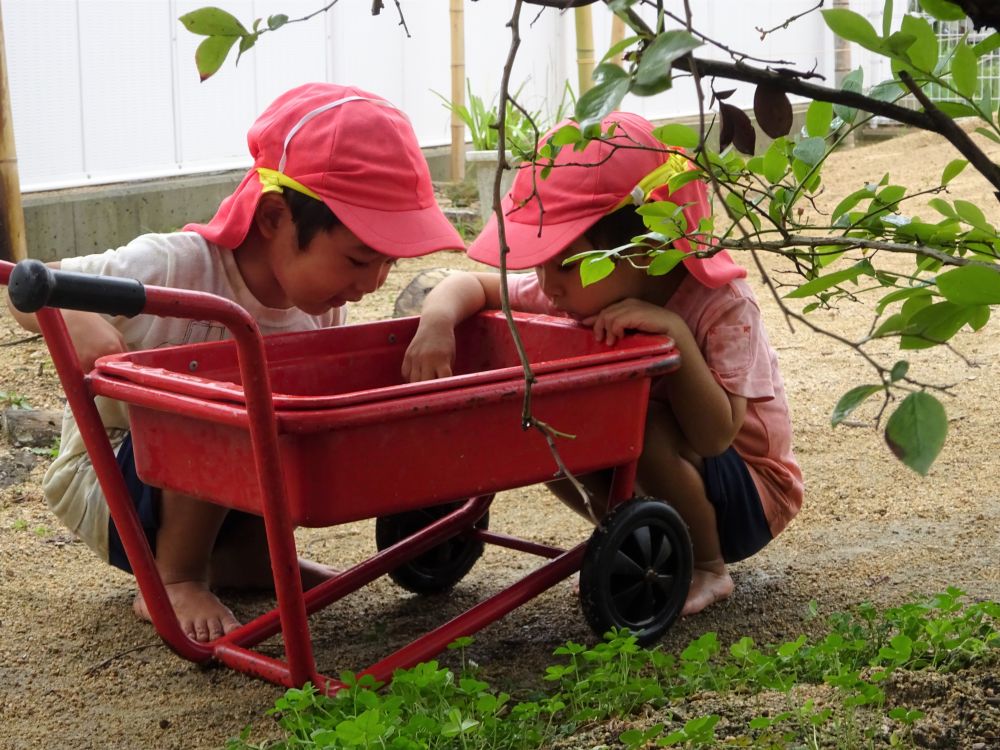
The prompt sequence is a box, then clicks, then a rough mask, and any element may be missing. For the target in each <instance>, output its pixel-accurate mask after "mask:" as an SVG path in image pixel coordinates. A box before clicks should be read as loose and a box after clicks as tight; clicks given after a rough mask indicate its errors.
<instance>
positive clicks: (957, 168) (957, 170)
mask: <svg viewBox="0 0 1000 750" xmlns="http://www.w3.org/2000/svg"><path fill="white" fill-rule="evenodd" d="M968 164H969V162H967V161H966V160H965V159H952V160H951V161H950V162H948V166H946V167H945V168H944V171H943V172H941V184H942V185H947V184H948V183H949V182H951V181H952V180H954V179H955V178H956V177H958V175H959V174H961V173H962V170H963V169H965V168H966V166H968Z"/></svg>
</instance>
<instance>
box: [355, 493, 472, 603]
mask: <svg viewBox="0 0 1000 750" xmlns="http://www.w3.org/2000/svg"><path fill="white" fill-rule="evenodd" d="M461 504H462V503H447V504H445V505H435V506H431V507H428V508H421V509H419V510H411V511H407V512H405V513H397V514H395V515H392V516H381V517H379V518H377V519H375V546H376V547H378V549H379V551H382V550H384V549H386V548H387V547H391V546H392V545H394V544H395V543H396V542H398V541H400V540H402V539H405V538H406V537H408V536H412V535H413V534H415V533H416V532H418V531H420V529H422V528H424V527H425V526H429V525H430V524H431V523H433V522H434V521H436V520H438V519H439V518H441V517H442V516H445V515H447V514H448V513H450V512H451V511H453V510H455V508H457V507H458V506H459V505H461ZM489 525H490V514H489V511H487V512H486V513H485V514H484V515H483V517H482V518H480V519H479V520H478V521H476V528H477V529H487V528H489ZM484 547H485V544H484V543H483V542H482V541H481V540H479V539H475V538H474V537H471V536H469V535H468V534H465V533H461V534H456V535H455V536H453V537H452V538H451V539H449V540H447V541H446V542H442V543H441V544H439V545H438V546H436V547H432V548H431V549H429V550H427V552H425V553H424V554H422V555H420V556H419V557H416V558H414V559H413V560H410V561H409V562H408V563H404V564H402V565H400V566H399V567H398V568H396V569H395V570H393V571H391V572H390V573H389V577H390V578H391V579H392V580H393V581H395V582H396V583H397V584H398V585H400V586H402V587H403V588H404V589H406V590H407V591H412V592H413V593H414V594H437V593H440V592H442V591H447V590H448V589H450V588H451V587H452V586H454V585H455V584H456V583H458V582H459V581H461V580H462V578H464V577H465V574H466V573H468V572H469V571H470V570H472V566H473V565H475V564H476V560H478V559H479V557H480V556H481V555H482V554H483V549H484Z"/></svg>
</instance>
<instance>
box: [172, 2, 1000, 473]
mask: <svg viewBox="0 0 1000 750" xmlns="http://www.w3.org/2000/svg"><path fill="white" fill-rule="evenodd" d="M524 1H525V2H529V3H531V4H534V5H543V6H551V7H554V8H567V7H575V6H579V5H588V4H590V3H591V2H593V0H589V1H588V0H578V1H577V2H569V0H524ZM604 4H605V5H607V7H608V8H609V9H610V10H611V11H612V12H614V13H615V14H617V15H618V16H619V18H621V19H622V20H623V21H624V23H625V25H626V26H627V28H628V29H630V35H628V36H627V38H625V39H623V40H622V41H621V42H620V43H618V44H616V45H614V46H613V47H612V48H611V49H609V50H608V51H607V53H606V54H605V56H604V57H603V59H602V60H601V61H600V62H599V64H598V65H597V66H596V68H595V70H594V86H593V87H592V88H590V89H589V90H588V91H586V92H585V93H584V94H583V95H581V96H580V97H579V99H578V100H577V101H576V106H575V112H574V117H573V120H575V123H573V124H569V125H566V126H565V127H563V128H561V129H560V130H559V131H557V132H556V133H555V134H554V135H553V136H552V137H550V138H549V139H548V140H547V141H546V142H544V143H540V144H538V148H537V156H536V160H537V161H538V162H539V163H540V164H541V165H542V167H543V168H542V170H541V175H542V177H544V176H545V175H546V174H547V173H548V172H550V171H551V169H552V168H553V166H552V165H553V161H552V160H553V159H554V157H555V155H556V154H557V153H558V152H559V150H561V149H563V148H573V149H579V148H583V147H584V146H585V145H586V143H587V142H588V140H591V139H594V138H601V137H603V136H605V135H607V134H602V133H601V126H600V123H601V121H602V120H603V119H604V117H605V116H606V115H607V114H608V113H609V112H611V111H613V110H615V109H618V108H619V107H620V106H621V103H622V101H623V99H624V97H625V96H626V95H627V94H634V95H637V96H663V95H665V94H666V92H669V91H670V89H671V88H672V86H673V84H674V77H675V75H678V74H680V75H683V76H685V77H686V78H691V79H693V81H694V84H695V87H696V90H697V91H698V93H699V98H700V109H701V115H700V118H699V125H698V126H696V127H691V126H687V125H683V124H678V123H671V124H668V125H665V126H663V127H661V128H659V129H658V130H657V137H658V138H659V140H661V141H662V142H663V148H664V149H667V150H670V151H673V152H675V153H678V154H680V155H681V157H680V158H682V159H683V160H686V162H687V169H682V170H679V171H678V170H674V171H672V172H670V173H665V174H664V176H663V178H662V183H663V184H665V185H666V186H667V188H668V190H669V191H671V192H672V191H675V190H677V189H678V188H679V187H681V186H682V185H684V184H686V183H687V182H689V181H691V180H696V179H702V180H705V181H706V182H708V183H710V184H711V186H712V190H713V193H714V198H715V216H714V218H713V219H711V220H706V221H703V222H702V223H701V224H700V225H699V226H697V227H692V226H687V225H686V222H685V219H684V216H683V212H682V211H681V210H680V207H678V206H677V205H676V204H674V203H672V202H670V201H669V199H668V200H666V201H658V202H653V203H647V204H646V205H645V206H643V207H642V208H641V209H640V213H641V214H642V216H643V220H644V222H645V224H646V228H647V230H648V231H647V232H646V233H645V234H644V235H641V236H638V237H634V238H632V241H631V242H630V243H628V244H626V245H624V246H622V247H618V248H614V249H612V250H601V251H599V252H595V253H592V254H590V255H589V256H588V255H586V254H584V256H581V257H579V258H576V259H575V260H579V261H582V262H580V269H581V274H583V280H584V282H585V283H587V284H592V283H597V282H599V281H600V280H601V279H603V278H604V277H605V276H607V275H608V274H609V273H611V271H612V270H613V269H614V267H615V261H616V259H617V260H619V261H621V260H624V261H626V262H630V263H633V264H638V265H642V266H643V267H645V268H647V270H648V272H649V273H651V274H662V273H666V272H668V271H669V270H671V269H672V268H673V267H675V266H676V264H677V262H678V261H679V259H680V255H679V253H678V251H676V250H674V249H672V247H671V245H672V243H673V242H674V241H675V240H677V239H678V238H681V237H688V238H690V239H694V240H696V242H697V244H699V245H700V246H701V247H703V248H704V249H703V250H702V252H703V253H706V254H710V253H713V252H718V251H719V250H720V249H726V250H730V251H733V252H740V253H742V254H743V259H744V260H745V261H746V263H745V264H749V265H753V266H755V267H756V268H757V270H758V271H759V272H760V273H761V275H762V277H763V278H764V281H765V283H766V284H767V286H768V287H769V289H770V290H771V291H772V292H773V294H774V297H775V299H776V300H777V301H778V304H779V306H780V307H781V310H782V311H783V313H784V315H785V316H786V318H787V319H788V321H789V324H792V323H794V324H797V325H804V326H805V327H807V328H809V329H812V330H815V331H819V332H820V333H823V334H825V335H827V336H829V337H831V338H832V339H834V340H835V341H837V342H839V343H840V344H843V345H845V346H849V347H852V348H853V349H854V350H855V351H856V353H857V354H858V356H859V357H861V359H862V360H863V361H864V362H865V363H867V365H869V366H870V368H871V369H872V371H873V372H874V374H875V377H874V378H866V379H865V380H866V381H867V382H865V383H864V384H861V385H858V386H857V387H855V388H853V389H851V390H850V391H848V393H846V394H844V395H843V396H842V397H841V398H840V400H839V402H838V403H837V404H836V406H835V407H834V410H833V414H832V417H831V422H832V423H833V424H834V425H835V426H836V425H840V424H843V423H845V422H846V421H847V420H849V419H850V418H852V417H853V416H854V415H855V414H856V413H865V414H866V415H867V416H868V418H870V419H873V420H874V422H875V423H876V424H880V425H881V426H882V429H883V433H884V439H885V441H886V443H887V445H888V446H889V448H890V449H891V451H892V452H893V453H894V454H895V455H897V456H898V457H899V458H900V459H901V460H902V461H903V462H904V463H905V464H906V465H907V466H909V467H911V468H912V469H914V470H916V471H918V472H921V473H926V472H927V471H928V470H929V469H930V467H931V466H932V464H933V462H934V459H935V458H936V457H937V455H938V453H939V451H940V450H941V447H942V445H943V444H944V442H945V437H946V434H947V430H948V418H947V414H946V410H945V408H944V405H943V404H942V402H941V400H940V399H939V396H940V395H942V394H947V393H948V391H949V390H950V388H951V386H950V385H949V384H940V383H932V382H927V381H925V380H923V379H921V377H920V372H919V371H920V367H918V366H917V365H916V363H911V362H910V361H909V359H907V358H906V357H909V356H910V355H911V353H912V352H914V351H916V350H921V349H930V348H937V349H938V350H940V351H942V352H943V353H945V354H946V355H949V356H954V357H956V358H958V359H960V360H962V361H964V358H963V357H962V355H961V354H960V353H959V352H958V351H957V350H956V349H955V347H954V340H955V337H956V336H959V334H960V332H962V331H980V330H982V329H983V328H984V327H985V326H986V325H987V324H988V322H989V320H990V318H991V316H992V313H993V311H994V309H995V308H996V307H997V305H1000V238H998V230H997V226H996V218H995V217H996V216H997V213H996V204H991V206H989V207H985V206H979V205H976V204H975V203H973V202H970V201H967V200H964V199H962V198H959V197H955V196H953V195H952V194H950V193H949V184H950V183H951V182H952V181H953V180H955V179H956V178H957V177H958V176H959V175H960V174H962V173H963V172H965V173H966V177H965V178H963V179H970V178H971V177H970V176H971V175H972V174H976V178H977V179H983V180H985V181H986V183H987V184H988V185H990V186H991V188H992V190H993V191H995V192H996V193H997V195H998V197H1000V166H998V165H997V164H996V163H995V162H994V160H993V158H991V156H990V155H989V153H987V151H989V152H990V153H993V154H996V153H997V148H996V147H997V146H998V145H1000V124H998V121H997V118H998V116H1000V114H998V111H997V110H998V102H1000V84H998V82H997V80H996V79H995V77H991V76H989V75H987V74H986V72H985V71H987V70H988V69H989V68H988V66H989V65H992V66H994V67H995V66H996V65H997V58H998V51H1000V32H997V31H996V29H997V27H998V16H1000V6H998V4H997V3H992V2H982V1H981V0H961V1H960V0H954V1H953V2H949V1H948V0H920V6H921V9H922V11H923V12H922V13H915V12H909V13H906V14H903V15H902V17H901V18H900V16H899V14H894V11H893V2H891V1H888V2H885V3H884V4H883V9H884V10H883V17H882V22H881V24H880V28H878V29H876V28H875V26H873V25H872V23H871V22H870V21H869V20H868V19H867V18H866V17H864V16H862V15H861V14H859V13H856V12H854V11H851V10H849V9H847V8H827V9H823V10H819V12H820V13H821V14H822V19H823V22H824V24H825V25H826V26H827V27H828V29H829V30H830V31H831V32H832V33H833V34H835V35H836V36H838V37H840V38H841V39H843V40H846V41H848V42H852V43H854V44H857V45H859V46H860V47H862V48H863V49H865V50H867V51H869V52H870V53H872V54H874V55H877V56H880V57H881V58H883V59H884V60H885V62H886V63H887V65H886V66H885V68H886V69H888V70H889V71H891V75H890V76H889V77H888V78H886V79H885V80H882V81H866V80H864V75H863V70H862V68H860V67H859V68H857V69H856V70H854V71H852V72H851V73H850V74H849V75H847V76H846V77H845V78H844V79H843V81H842V83H841V84H840V85H839V86H837V87H832V86H829V85H825V84H824V83H823V82H822V81H819V82H817V79H819V78H820V76H818V75H817V73H816V72H815V71H812V70H802V71H798V70H794V69H793V68H792V67H791V63H788V62H786V61H781V60H760V59H758V58H755V57H753V56H752V55H750V54H748V53H746V52H741V51H739V50H735V49H732V48H730V47H728V46H726V45H725V44H723V43H721V42H719V41H717V40H715V39H713V38H712V37H710V36H709V35H707V34H706V33H704V32H703V31H702V30H700V29H699V27H698V23H697V21H696V20H693V19H692V18H689V17H688V16H679V15H675V14H673V13H672V12H671V9H670V8H671V6H670V5H668V4H663V3H655V2H651V0H604ZM331 5H332V3H331V4H330V5H327V6H326V7H325V8H323V9H321V10H319V11H317V13H319V12H322V11H323V10H327V9H329V7H331ZM822 5H823V3H819V4H818V5H817V8H814V9H813V10H812V11H807V12H804V13H800V14H799V15H796V16H793V17H792V18H790V19H788V21H787V22H786V23H785V24H784V26H788V25H790V24H794V23H798V22H801V19H802V18H803V17H804V16H806V15H808V14H809V13H811V12H814V11H816V10H817V9H818V8H820V7H821V6H822ZM399 7H400V4H399V3H398V2H397V8H399ZM520 7H521V5H520V3H517V4H515V13H517V11H518V10H519V9H520ZM685 7H686V6H685ZM706 7H707V6H706ZM644 8H655V9H656V10H657V14H656V18H657V25H656V28H653V27H652V26H650V25H649V24H647V22H646V21H645V20H643V17H642V15H640V12H639V11H640V10H642V9H644ZM697 10H698V9H697V8H696V9H695V11H696V12H697ZM311 15H316V14H315V13H314V14H311ZM648 15H652V14H648ZM308 17H311V16H307V18H308ZM181 20H182V21H183V22H184V24H185V26H186V27H187V28H188V29H190V30H191V31H192V32H193V33H196V34H200V35H203V36H205V37H206V39H205V41H203V42H202V44H201V45H200V46H199V48H198V69H199V72H200V74H201V76H202V78H203V79H204V78H207V77H208V76H210V75H212V73H214V72H215V71H216V70H218V69H219V67H220V66H221V64H222V62H223V61H224V60H225V57H226V55H227V54H228V53H229V51H230V50H231V48H232V47H233V46H234V45H236V43H237V42H239V51H240V54H242V53H243V52H245V51H246V50H247V49H249V48H250V47H252V46H253V45H254V44H255V43H256V41H257V39H258V38H259V37H260V36H261V35H262V34H263V33H264V32H266V31H272V30H275V29H278V28H280V27H281V26H283V25H285V24H287V23H292V22H294V21H300V20H305V19H294V21H292V20H289V19H288V17H287V16H284V15H275V16H271V17H270V18H268V19H267V21H266V22H265V21H263V20H261V19H258V20H257V21H255V22H254V23H253V24H252V28H251V29H250V30H248V29H247V28H246V27H244V26H243V25H242V24H241V23H240V22H239V21H238V20H237V19H236V18H234V17H233V16H231V15H230V14H228V13H226V12H225V11H221V10H219V9H217V8H203V9H200V10H197V11H193V12H192V13H189V14H187V15H186V16H184V17H183V18H182V19H181ZM956 21H961V22H962V25H961V26H960V28H961V29H964V31H963V32H962V33H960V35H959V36H960V38H959V39H958V40H957V43H955V44H948V45H945V44H942V43H941V41H940V40H939V39H938V35H937V32H936V30H935V29H936V27H940V25H941V24H946V23H953V22H956ZM970 26H972V27H976V28H992V29H993V31H992V33H988V34H987V33H982V34H979V35H973V34H972V32H971V30H970V29H969V27H970ZM781 27H782V26H781V25H779V26H777V27H775V28H776V29H777V28H781ZM758 31H759V32H760V33H761V34H763V35H767V34H769V33H771V31H774V30H773V29H772V30H771V31H767V30H763V29H758ZM727 58H728V59H727ZM510 65H511V60H510V59H508V63H507V67H506V68H505V79H504V80H505V81H506V80H508V79H509V68H510ZM745 86H750V87H752V90H751V91H741V89H740V87H745ZM737 91H740V93H741V95H743V99H744V100H745V94H747V93H751V94H752V101H753V106H752V115H753V117H752V118H751V115H750V113H749V112H747V111H744V110H743V109H742V108H741V107H739V106H737V105H736V104H734V102H735V101H737V100H738V99H739V98H738V97H735V96H734V95H735V94H736V92H737ZM792 96H795V97H802V98H804V99H806V100H808V101H809V103H808V105H807V106H806V107H805V111H804V113H803V114H804V117H803V119H802V123H801V127H796V125H795V123H796V116H795V109H794V108H793V105H792V102H791V100H790V97H792ZM517 99H518V94H517V93H516V92H515V93H513V94H511V93H510V92H509V91H508V90H507V86H506V84H505V85H503V86H502V87H501V94H500V103H499V104H500V111H505V110H506V108H508V107H509V106H510V105H511V104H513V105H514V108H515V111H520V112H524V113H527V111H526V110H524V109H523V108H521V106H520V104H519V103H518V101H517ZM873 117H880V118H888V119H891V120H894V121H896V122H898V123H902V124H905V125H908V126H910V127H914V128H919V129H921V130H924V131H927V132H930V133H934V134H937V135H938V136H940V137H941V139H942V148H948V147H949V144H950V147H951V148H952V149H954V152H955V153H954V157H953V158H952V159H951V160H950V161H949V162H948V163H947V165H946V166H945V167H944V169H943V170H942V172H941V174H940V175H933V184H931V185H930V186H929V187H927V186H924V187H921V188H919V189H918V188H914V187H911V186H907V185H904V184H901V183H900V182H899V181H897V180H894V179H893V177H892V175H891V174H888V173H887V174H883V175H871V176H862V177H859V182H858V184H856V185H851V186H848V187H847V189H846V190H845V191H844V194H842V195H837V196H835V197H834V199H833V200H832V201H831V200H830V198H831V196H830V193H831V192H832V188H830V187H829V186H826V185H825V184H824V179H823V168H824V164H825V163H826V161H827V159H828V158H829V156H830V154H831V153H833V152H834V151H835V150H836V149H837V148H839V147H840V146H841V145H842V144H844V143H845V141H847V140H848V139H849V138H850V137H851V136H852V134H853V133H854V132H855V131H857V130H858V129H860V128H863V127H865V126H866V125H867V124H868V123H869V122H870V121H871V120H872V118H873ZM501 130H503V129H501ZM758 130H759V131H760V132H761V133H762V134H763V136H766V139H765V138H764V137H762V136H761V135H759V134H758ZM500 135H501V137H504V134H503V133H501V134H500ZM649 187H650V189H652V188H653V187H656V186H655V185H653V186H649ZM648 192H649V191H648V190H647V194H648ZM828 205H829V206H832V208H828V207H827V206H828ZM765 252H766V253H772V254H774V255H778V256H780V257H781V263H782V264H783V267H781V268H776V267H775V266H774V265H773V264H772V265H769V266H765V265H764V264H763V262H762V261H761V253H765ZM846 303H860V304H865V305H867V306H868V309H870V311H871V322H870V326H869V328H868V332H867V333H866V334H865V335H863V336H861V337H857V336H848V335H846V334H844V333H841V332H838V331H836V330H831V329H830V328H829V325H830V324H822V323H820V322H817V317H818V316H817V315H814V314H812V313H815V312H817V311H821V310H825V309H829V308H833V307H835V306H837V305H840V304H846ZM888 347H892V348H895V349H896V350H897V351H898V354H896V355H895V356H891V355H888V360H886V361H883V360H884V358H886V357H887V354H886V351H887V348H888ZM911 365H913V366H911ZM866 409H867V410H868V411H865V410H866Z"/></svg>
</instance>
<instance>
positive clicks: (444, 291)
mask: <svg viewBox="0 0 1000 750" xmlns="http://www.w3.org/2000/svg"><path fill="white" fill-rule="evenodd" d="M499 307H500V276H499V275H498V274H492V273H465V272H459V273H452V274H449V275H448V276H446V277H445V278H444V279H442V280H441V282H440V283H439V284H438V285H437V286H436V287H434V288H433V289H432V290H431V291H430V294H428V295H427V299H425V300H424V305H423V310H422V312H421V315H420V324H419V325H418V326H417V332H416V334H415V335H414V336H413V341H411V342H410V346H409V348H407V350H406V355H405V356H404V358H403V377H404V378H406V379H407V380H408V381H409V382H411V383H412V382H416V381H418V380H433V379H435V378H445V377H448V376H449V375H451V367H452V364H453V363H454V361H455V326H457V325H458V324H459V323H461V322H462V321H463V320H465V319H466V318H468V317H471V316H472V315H475V314H476V313H477V312H479V311H480V310H494V309H497V308H499Z"/></svg>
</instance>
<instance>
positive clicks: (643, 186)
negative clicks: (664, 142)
mask: <svg viewBox="0 0 1000 750" xmlns="http://www.w3.org/2000/svg"><path fill="white" fill-rule="evenodd" d="M689 169H691V163H690V162H689V161H688V159H687V157H686V156H684V155H683V154H678V153H674V154H671V155H670V156H669V157H668V158H667V160H666V161H665V162H663V164H661V165H660V166H658V167H657V168H656V169H654V170H653V171H652V172H650V173H649V174H648V175H646V176H645V177H643V178H642V179H641V180H639V183H638V184H637V185H636V186H635V187H634V188H632V192H630V193H629V194H628V195H626V196H625V197H624V198H622V199H621V200H620V201H619V202H618V204H617V205H616V206H615V207H614V208H613V209H611V211H612V212H614V211H617V210H618V209H619V208H624V207H625V206H627V205H629V204H634V205H636V206H641V205H642V204H643V203H645V202H646V200H647V199H648V198H649V194H650V193H652V192H653V191H654V190H656V188H658V187H660V186H662V185H665V184H667V182H668V181H669V180H670V178H671V177H673V176H674V175H677V174H681V173H682V172H686V171H687V170H689Z"/></svg>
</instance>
